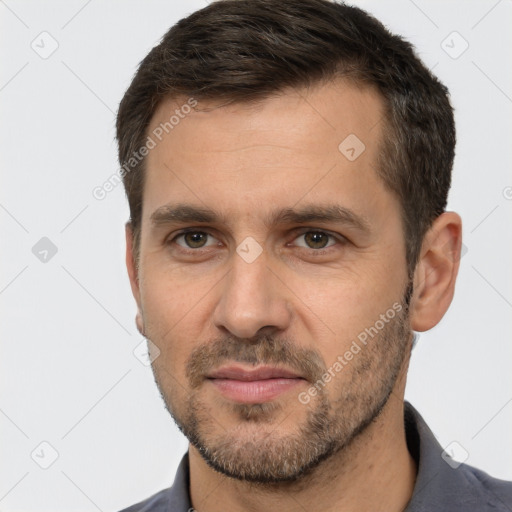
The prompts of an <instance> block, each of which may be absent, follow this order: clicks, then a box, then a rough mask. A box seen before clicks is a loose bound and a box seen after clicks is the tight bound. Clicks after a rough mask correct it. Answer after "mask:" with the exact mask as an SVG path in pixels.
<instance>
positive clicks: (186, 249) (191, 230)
mask: <svg viewBox="0 0 512 512" xmlns="http://www.w3.org/2000/svg"><path fill="white" fill-rule="evenodd" d="M188 233H205V234H206V235H208V236H211V237H213V238H215V237H214V236H213V235H212V234H211V233H209V232H208V231H204V230H201V229H195V228H189V229H185V230H183V231H180V232H179V233H177V234H176V235H175V236H174V237H173V238H172V239H170V240H169V241H168V243H169V244H171V243H175V242H176V240H177V239H178V238H180V237H183V236H184V235H186V234H188ZM308 233H321V234H324V235H327V236H328V237H329V238H330V239H331V240H333V239H334V240H336V241H337V242H338V244H334V245H329V246H327V247H322V248H320V249H313V248H310V247H300V246H297V247H299V248H300V249H305V250H309V251H311V252H313V253H315V254H318V255H322V254H325V252H328V251H329V250H330V249H331V248H332V247H334V246H335V245H345V244H347V243H348V239H347V238H346V237H344V236H343V235H338V234H336V235H335V234H333V233H330V232H329V231H325V230H322V229H310V228H309V229H304V230H302V231H300V232H298V233H296V236H295V237H294V238H293V241H295V240H296V239H297V238H299V237H301V236H303V235H306V234H308ZM328 243H329V242H328ZM176 245H178V247H179V248H180V250H181V251H183V252H189V253H197V252H200V251H201V250H202V249H208V247H206V248H205V247H199V248H197V249H193V248H191V247H183V246H181V245H179V244H176Z"/></svg>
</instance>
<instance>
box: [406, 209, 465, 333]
mask: <svg viewBox="0 0 512 512" xmlns="http://www.w3.org/2000/svg"><path fill="white" fill-rule="evenodd" d="M461 247H462V220H461V218H460V216H459V215H457V214H456V213H455V212H445V213H442V214H441V215H440V216H439V217H438V218H437V219H436V220H435V221H434V223H433V224H432V226H431V228H430V229H429V230H428V232H427V233H426V235H425V237H424V239H423V244H422V247H421V253H420V258H419V260H418V264H417V265H416V269H415V271H414V294H413V298H412V301H411V328H412V329H413V330H414V331H418V332H422V331H428V330H429V329H432V327H434V326H435V325H437V324H438V323H439V322H440V321H441V318H443V316H444V314H445V313H446V311H447V310H448V307H449V306H450V304H451V302H452V299H453V294H454V291H455V281H456V279H457V273H458V271H459V262H460V257H461Z"/></svg>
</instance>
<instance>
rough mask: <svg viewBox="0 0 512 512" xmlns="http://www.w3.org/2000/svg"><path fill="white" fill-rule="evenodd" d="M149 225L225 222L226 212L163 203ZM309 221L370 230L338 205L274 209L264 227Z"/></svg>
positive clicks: (361, 220)
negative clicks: (224, 213)
mask: <svg viewBox="0 0 512 512" xmlns="http://www.w3.org/2000/svg"><path fill="white" fill-rule="evenodd" d="M150 221H151V224H152V225H154V226H159V225H162V224H170V223H194V222H197V223H212V224H215V223H217V224H227V223H228V219H227V217H226V216H225V215H223V214H221V213H219V212H217V211H216V210H214V209H211V208H206V207H197V206H191V205H187V204H175V205H171V204H168V205H164V206H161V207H160V208H158V209H156V210H155V211H154V212H153V213H152V214H151V216H150ZM310 222H324V223H337V224H345V225H347V226H349V227H352V228H354V229H357V230H359V231H362V232H364V233H370V232H371V226H370V223H369V222H368V220H367V219H365V218H364V217H362V216H360V215H357V214H356V213H355V212H353V211H352V210H350V209H348V208H345V207H343V206H341V205H336V204H332V205H314V204H312V205H307V206H304V207H302V208H300V209H293V208H282V209H277V210H274V211H272V212H271V213H270V215H268V216H267V217H266V218H265V219H264V224H265V226H267V227H269V226H275V225H279V224H286V223H289V224H305V223H310Z"/></svg>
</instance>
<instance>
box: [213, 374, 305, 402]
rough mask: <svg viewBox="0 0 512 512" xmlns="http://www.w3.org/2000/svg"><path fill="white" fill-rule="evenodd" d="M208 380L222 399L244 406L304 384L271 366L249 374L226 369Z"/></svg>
mask: <svg viewBox="0 0 512 512" xmlns="http://www.w3.org/2000/svg"><path fill="white" fill-rule="evenodd" d="M207 378H208V380H209V381H210V382H211V383H212V384H213V385H214V386H215V388H216V389H217V390H218V391H219V392H220V393H221V394H222V395H223V396H224V397H225V398H228V399H230V400H232V401H234V402H239V403H246V404H247V403H249V404H261V403H263V402H268V401H270V400H273V399H275V398H277V397H278V396H279V395H281V394H283V393H285V392H286V391H289V390H291V389H292V388H295V387H296V386H298V385H299V384H301V383H304V382H305V379H304V378H302V377H301V376H300V375H297V374H296V373H295V372H293V371H291V370H287V369H285V368H276V367H270V366H264V367H260V368H255V369H251V370H247V369H244V368H242V367H239V366H228V367H224V368H220V369H219V370H216V371H214V372H212V373H210V374H209V375H208V377H207Z"/></svg>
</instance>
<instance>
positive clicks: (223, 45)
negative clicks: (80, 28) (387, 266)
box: [117, 0, 455, 273]
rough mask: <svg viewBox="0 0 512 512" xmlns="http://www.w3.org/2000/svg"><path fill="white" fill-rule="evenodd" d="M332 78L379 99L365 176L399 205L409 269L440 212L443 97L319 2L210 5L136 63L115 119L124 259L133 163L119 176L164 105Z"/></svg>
mask: <svg viewBox="0 0 512 512" xmlns="http://www.w3.org/2000/svg"><path fill="white" fill-rule="evenodd" d="M337 77H341V78H347V79H349V80H354V81H356V82H357V83H360V84H363V85H371V86H373V87H375V88H377V90H378V91H379V92H380V94H381V95H382V98H383V100H384V108H385V119H384V123H385V130H384V132H385V138H384V141H383V144H382V147H381V151H380V156H379V161H378V165H377V172H378V174H379V175H380V176H381V178H382V179H383V181H384V183H385V184H386V186H387V187H388V188H389V189H390V190H392V191H393V192H394V193H395V194H396V195H397V197H398V199H399V201H400V203H401V206H402V218H403V223H404V231H405V232H404V236H405V240H406V258H407V265H408V270H409V272H410V273H411V272H412V271H413V270H414V267H415V266H416V263H417V260H418V256H419V252H420V249H421V244H422V241H423V237H424V235H425V233H426V231H427V230H428V228H429V227H430V226H431V224H432V222H433V221H434V219H435V218H436V217H437V216H439V215H440V214H441V213H442V212H443V211H444V210H445V208H446V203H447V196H448V191H449V188H450V183H451V169H452V165H453V158H454V149H455V123H454V118H453V110H452V107H451V105H450V101H449V98H448V90H447V88H446V87H445V86H444V85H443V84H441V83H440V82H439V80H438V79H437V78H436V77H435V76H434V75H433V74H432V73H431V72H430V71H429V69H428V68H427V67H426V66H425V65H424V64H423V63H422V62H421V61H420V59H419V58H418V57H417V56H416V54H415V52H414V49H413V47H412V45H411V44H410V43H408V42H407V41H405V40H403V39H402V38H401V37H399V36H396V35H394V34H392V33H390V32H389V31H388V30H387V29H386V28H385V27H384V26H383V25H382V23H380V22H379V21H377V20H376V19H375V18H373V17H372V16H371V15H369V14H368V13H366V12H365V11H363V10H361V9H359V8H356V7H351V6H347V5H345V4H343V3H337V2H331V1H329V0H219V1H216V2H213V3H211V4H210V5H209V6H207V7H205V8H203V9H201V10H199V11H196V12H194V13H193V14H191V15H189V16H188V17H186V18H184V19H182V20H180V21H179V22H178V23H177V24H176V25H174V26H173V27H172V28H171V29H170V30H169V31H168V32H167V33H166V34H165V36H164V37H163V39H162V41H161V42H160V44H158V45H157V46H156V47H154V48H153V49H152V50H151V51H150V52H149V54H148V55H147V56H146V57H145V58H144V60H143V61H142V62H141V64H140V66H139V68H138V71H137V73H136V74H135V77H134V79H133V81H132V83H131V85H130V87H129V88H128V90H127V91H126V93H125V95H124V97H123V99H122V101H121V104H120V106H119V112H118V115H117V140H118V144H119V161H120V164H121V166H122V167H123V169H124V172H123V182H124V186H125V189H126V194H127V197H128V202H129V207H130V222H131V225H132V229H133V232H134V245H135V247H134V249H135V252H136V253H138V245H139V237H140V228H141V226H140V224H141V215H142V192H143V185H144V162H145V160H144V159H141V160H140V162H139V161H138V162H137V163H136V165H133V168H131V169H130V170H129V171H127V167H126V163H127V162H128V161H129V160H130V158H131V157H132V155H133V154H134V153H135V152H137V150H138V149H139V148H140V147H141V146H143V145H144V142H145V140H146V138H147V129H148V126H149V123H150V121H151V118H152V117H153V114H154V113H155V111H156V109H157V107H158V105H159V104H160V102H161V101H162V100H163V99H164V98H168V97H176V96H182V95H185V96H189V97H193V98H195V99H196V100H202V99H219V100H228V101H231V102H250V101H255V100H259V99H264V98H266V97H268V96H270V95H271V94H272V93H276V92H279V91H281V90H283V89H284V88H286V87H303V86H304V87H307V86H310V85H314V84H315V83H319V82H321V81H324V80H329V79H333V78H337Z"/></svg>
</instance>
